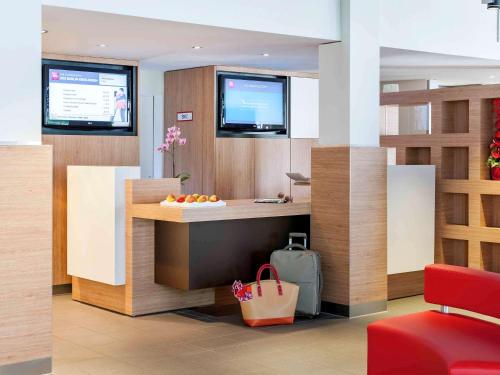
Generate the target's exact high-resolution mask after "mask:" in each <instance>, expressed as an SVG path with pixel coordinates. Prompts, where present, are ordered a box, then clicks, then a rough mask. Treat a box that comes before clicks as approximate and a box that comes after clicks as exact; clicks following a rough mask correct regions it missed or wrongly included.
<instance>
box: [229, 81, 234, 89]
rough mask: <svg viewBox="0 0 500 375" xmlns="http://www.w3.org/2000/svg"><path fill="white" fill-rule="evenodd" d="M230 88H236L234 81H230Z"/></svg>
mask: <svg viewBox="0 0 500 375" xmlns="http://www.w3.org/2000/svg"><path fill="white" fill-rule="evenodd" d="M229 88H231V89H232V88H234V81H229Z"/></svg>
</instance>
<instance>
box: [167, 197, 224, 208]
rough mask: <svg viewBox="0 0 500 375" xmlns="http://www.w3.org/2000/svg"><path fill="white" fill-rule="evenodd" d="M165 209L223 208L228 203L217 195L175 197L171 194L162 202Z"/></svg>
mask: <svg viewBox="0 0 500 375" xmlns="http://www.w3.org/2000/svg"><path fill="white" fill-rule="evenodd" d="M160 205H161V206H163V207H182V208H196V207H223V206H225V205H226V202H224V201H222V200H221V199H220V198H219V197H218V196H217V195H215V194H214V195H203V194H181V195H179V196H177V197H176V196H175V195H174V194H169V195H168V196H167V198H166V199H165V200H164V201H162V202H160Z"/></svg>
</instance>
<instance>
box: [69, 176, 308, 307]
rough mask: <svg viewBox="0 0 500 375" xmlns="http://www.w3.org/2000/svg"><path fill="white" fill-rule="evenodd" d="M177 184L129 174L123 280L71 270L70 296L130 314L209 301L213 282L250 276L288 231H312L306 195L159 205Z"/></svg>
mask: <svg viewBox="0 0 500 375" xmlns="http://www.w3.org/2000/svg"><path fill="white" fill-rule="evenodd" d="M180 191H181V185H180V183H179V180H178V179H158V180H128V181H126V270H125V273H126V276H125V285H120V286H113V285H108V284H104V283H99V282H95V281H91V280H86V279H82V278H73V299H75V300H78V301H82V302H86V303H89V304H93V305H96V306H100V307H103V308H106V309H110V310H113V311H117V312H120V313H123V314H127V315H131V316H135V315H143V314H150V313H155V312H161V311H169V310H175V309H180V308H186V307H193V306H204V305H211V304H214V302H215V291H214V288H213V287H217V286H224V285H228V284H230V283H232V281H233V280H234V279H242V280H244V281H248V280H252V279H253V278H255V271H256V269H257V267H258V266H259V265H260V264H262V263H264V262H267V261H268V259H269V255H270V253H271V251H272V250H274V249H277V248H281V247H283V246H284V245H285V244H286V243H287V238H288V232H291V231H302V232H308V231H309V215H310V210H311V208H310V203H309V202H308V201H299V202H295V203H287V204H258V203H253V202H252V201H251V200H236V201H228V202H227V206H226V207H213V208H187V209H184V208H175V207H161V206H160V205H159V202H160V201H162V200H163V199H165V197H166V196H167V195H168V194H169V193H173V194H180Z"/></svg>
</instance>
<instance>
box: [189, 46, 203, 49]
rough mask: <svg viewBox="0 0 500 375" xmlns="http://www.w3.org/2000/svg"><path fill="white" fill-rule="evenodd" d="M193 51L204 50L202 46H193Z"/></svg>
mask: <svg viewBox="0 0 500 375" xmlns="http://www.w3.org/2000/svg"><path fill="white" fill-rule="evenodd" d="M191 48H192V49H202V48H203V47H202V46H193V47H191Z"/></svg>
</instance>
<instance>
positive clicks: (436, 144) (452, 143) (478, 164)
mask: <svg viewBox="0 0 500 375" xmlns="http://www.w3.org/2000/svg"><path fill="white" fill-rule="evenodd" d="M494 98H500V85H485V86H480V85H478V86H468V87H459V88H449V89H438V90H425V91H407V92H400V93H390V94H389V93H387V94H382V95H381V99H380V101H381V104H382V105H391V104H413V103H422V102H431V103H432V134H429V135H425V136H418V135H415V136H411V135H410V136H382V137H381V145H382V146H384V147H396V149H397V153H398V154H400V153H404V152H406V153H407V154H408V152H410V153H411V151H408V150H409V149H410V148H415V147H418V148H430V149H431V158H430V164H434V165H436V243H435V261H436V262H438V263H448V264H457V265H462V266H469V267H473V268H480V269H490V270H493V271H494V272H500V271H499V270H498V269H497V268H496V267H495V266H494V264H495V261H494V260H492V259H495V258H492V256H493V257H494V256H496V254H497V252H496V251H495V249H497V248H498V246H497V245H498V244H500V231H499V228H498V227H497V226H498V225H499V224H498V223H499V221H498V218H497V216H498V215H497V212H498V210H497V208H498V207H497V206H498V205H497V202H498V201H500V200H499V199H500V198H498V197H500V182H498V181H491V180H490V176H489V169H488V168H487V167H486V165H485V162H486V159H487V157H488V154H489V147H488V146H489V144H490V142H491V139H492V137H493V132H494V116H493V112H492V109H493V107H492V99H494ZM399 162H402V163H403V164H404V163H406V164H408V163H409V160H406V161H404V160H398V163H399ZM492 264H493V266H492Z"/></svg>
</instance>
